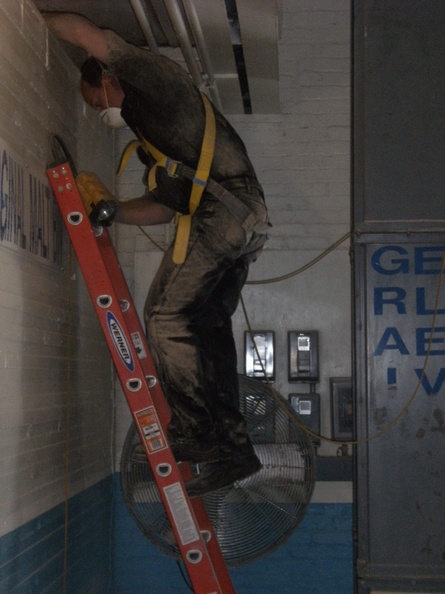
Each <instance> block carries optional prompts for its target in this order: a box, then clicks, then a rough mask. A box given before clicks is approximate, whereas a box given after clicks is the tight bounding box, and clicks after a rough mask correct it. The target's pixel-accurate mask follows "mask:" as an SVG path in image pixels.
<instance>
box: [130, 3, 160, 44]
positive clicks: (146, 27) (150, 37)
mask: <svg viewBox="0 0 445 594" xmlns="http://www.w3.org/2000/svg"><path fill="white" fill-rule="evenodd" d="M130 4H131V7H132V9H133V11H134V14H135V15H136V18H137V20H138V23H139V26H140V27H141V29H142V33H143V34H144V37H145V39H146V41H147V43H148V47H149V48H150V49H151V51H152V52H153V53H155V54H159V49H158V44H157V43H156V39H155V36H154V34H153V31H152V29H151V26H150V23H149V22H148V19H147V15H146V14H145V10H144V7H143V6H142V3H141V0H130Z"/></svg>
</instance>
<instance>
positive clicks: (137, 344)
mask: <svg viewBox="0 0 445 594" xmlns="http://www.w3.org/2000/svg"><path fill="white" fill-rule="evenodd" d="M96 241H97V245H98V248H99V251H100V253H101V256H102V259H103V261H104V264H105V267H106V269H107V272H108V276H109V277H110V278H112V279H113V288H114V290H115V292H116V295H117V298H118V301H119V303H120V306H121V311H122V314H123V317H124V319H125V324H126V327H127V329H128V332H129V334H130V337H131V341H132V344H133V346H134V348H135V350H136V353H137V356H138V359H139V363H140V365H141V367H142V369H143V372H144V376H145V378H146V379H147V381H148V383H149V387H150V394H151V397H152V400H153V402H154V405H155V407H156V410H157V413H158V416H159V418H160V420H161V424H162V428H163V430H164V432H165V434H166V433H167V427H168V424H169V423H170V418H171V412H170V407H169V406H168V404H167V401H166V398H165V396H164V394H163V391H162V387H161V384H160V382H159V378H158V377H157V371H156V367H155V364H154V361H153V358H152V356H151V352H150V349H149V347H148V344H147V339H146V335H145V331H144V329H143V327H142V324H141V321H140V318H139V315H138V314H137V312H136V308H135V306H134V301H133V297H132V295H131V293H130V290H129V288H128V284H127V281H126V279H125V276H124V273H123V271H122V268H121V265H120V263H119V260H118V258H117V255H116V251H115V249H114V246H113V243H112V241H111V238H110V234H109V232H108V229H106V228H104V227H103V228H101V229H100V234H99V235H97V236H96Z"/></svg>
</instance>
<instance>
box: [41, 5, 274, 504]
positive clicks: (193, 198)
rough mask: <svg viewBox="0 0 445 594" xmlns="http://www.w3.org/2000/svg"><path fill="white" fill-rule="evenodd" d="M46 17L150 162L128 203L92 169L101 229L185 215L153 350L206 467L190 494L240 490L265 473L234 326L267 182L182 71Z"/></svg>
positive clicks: (184, 445)
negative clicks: (244, 408) (242, 385)
mask: <svg viewBox="0 0 445 594" xmlns="http://www.w3.org/2000/svg"><path fill="white" fill-rule="evenodd" d="M43 16H44V18H45V21H46V23H47V25H48V27H49V28H50V29H51V30H52V31H53V32H55V33H56V35H57V36H59V37H60V38H61V39H64V40H66V41H69V42H70V43H72V44H74V45H76V46H79V47H82V48H84V49H85V50H87V51H88V52H89V54H90V56H91V57H90V58H89V59H88V60H87V61H86V62H85V64H84V65H83V67H82V80H81V92H82V95H83V97H84V99H85V101H86V102H87V103H88V104H89V105H90V106H91V107H93V108H94V109H95V110H97V111H98V112H99V113H100V115H101V117H102V119H103V121H104V122H105V123H106V124H108V125H111V126H114V127H119V126H121V125H128V126H129V127H130V128H131V129H132V130H133V132H134V133H135V135H136V137H137V140H136V141H135V142H134V143H132V146H131V147H129V150H131V149H136V150H137V152H138V156H139V158H140V159H141V161H142V162H143V163H144V164H145V165H146V166H147V173H148V188H147V190H146V192H145V194H144V196H142V197H139V198H135V199H133V200H129V201H125V202H118V201H116V200H115V199H114V197H113V196H111V195H110V194H109V193H108V192H107V190H106V188H104V186H103V185H102V184H101V182H100V181H99V180H98V179H97V178H96V177H95V176H94V175H93V174H88V173H81V174H80V175H79V177H78V179H77V183H78V187H79V191H80V193H81V195H82V198H83V199H84V201H85V202H86V204H87V208H88V209H89V210H90V211H91V214H90V218H91V219H92V221H93V222H96V223H97V222H100V223H101V224H111V222H112V221H113V220H114V221H116V222H118V223H126V224H137V225H155V224H160V223H168V222H170V221H171V220H172V219H173V217H174V216H175V214H176V215H177V216H178V223H177V231H176V238H175V241H174V242H173V244H172V245H171V246H170V247H169V249H168V250H167V252H166V254H165V256H164V258H163V260H162V263H161V266H160V268H159V270H158V272H157V274H156V277H155V279H154V281H153V283H152V286H151V288H150V291H149V294H148V297H147V301H146V304H145V310H144V317H145V324H146V330H147V338H148V344H149V346H150V350H151V353H152V356H153V359H154V361H155V365H156V369H157V373H158V376H159V379H160V381H161V385H162V388H163V391H164V394H165V396H166V399H167V401H168V403H169V406H170V408H171V412H172V419H171V423H170V425H169V427H168V439H169V443H170V446H171V449H172V451H173V454H174V456H175V458H176V460H177V461H178V462H179V461H190V462H194V463H200V473H199V475H198V476H195V477H194V478H192V479H191V480H190V481H188V482H187V484H186V487H187V492H188V494H189V496H200V495H203V494H205V493H208V492H210V491H212V490H215V489H219V488H222V487H225V486H228V485H230V484H232V483H233V482H234V481H236V480H241V479H243V478H246V477H247V476H249V475H251V474H252V473H254V472H256V471H258V470H259V469H260V468H261V464H260V461H259V460H258V458H257V456H256V455H255V453H254V450H253V447H252V444H251V442H250V439H249V436H248V433H247V428H246V424H245V421H244V419H243V417H242V416H241V414H240V412H239V410H238V380H237V370H236V366H237V359H236V351H235V343H234V339H233V334H232V327H231V316H232V314H233V313H234V311H235V309H236V307H237V304H238V300H239V296H240V292H241V289H242V287H243V285H244V282H245V280H246V278H247V274H248V268H249V264H250V263H251V262H253V261H254V260H255V259H256V258H257V256H258V254H259V253H260V251H261V249H262V247H263V245H264V242H265V241H266V239H267V235H266V231H267V227H268V216H267V210H266V206H265V203H264V196H263V192H262V189H261V186H260V185H259V183H258V181H257V179H256V175H255V171H254V169H253V166H252V164H251V162H250V160H249V158H248V155H247V153H246V149H245V147H244V144H243V142H242V141H241V139H240V138H239V136H238V135H237V134H236V132H235V131H234V130H233V128H232V127H231V126H230V124H229V123H228V122H227V120H226V119H225V118H224V117H223V116H222V115H221V114H220V113H219V112H218V111H217V110H215V109H214V107H213V106H212V105H211V104H210V102H209V100H208V99H207V97H206V96H205V95H203V94H202V93H200V91H199V90H198V89H197V88H196V87H195V86H194V85H193V83H192V81H191V80H190V77H189V76H188V74H187V73H186V72H185V71H184V70H183V69H182V68H181V67H180V66H179V65H177V64H175V63H174V62H172V61H171V60H169V59H168V58H166V57H164V56H160V55H155V54H153V53H151V52H149V51H148V50H145V49H141V48H137V47H135V46H133V45H131V44H128V43H127V42H125V41H124V40H123V39H121V38H120V37H118V36H117V35H116V34H115V33H113V32H112V31H108V30H102V29H100V28H98V27H96V26H95V25H94V24H93V23H91V22H90V21H89V20H87V19H85V18H84V17H82V16H79V15H74V14H69V13H45V14H44V15H43ZM128 156H129V155H128V154H124V155H123V158H122V165H123V166H125V162H126V160H128Z"/></svg>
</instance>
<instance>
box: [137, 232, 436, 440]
mask: <svg viewBox="0 0 445 594" xmlns="http://www.w3.org/2000/svg"><path fill="white" fill-rule="evenodd" d="M139 228H140V229H141V231H142V232H143V233H144V234H145V235H146V236H147V237H148V239H149V240H150V241H151V242H152V243H154V244H155V245H156V246H157V247H158V248H159V249H161V250H162V251H164V252H165V250H164V249H163V248H161V247H160V246H159V245H158V244H157V243H156V242H155V241H154V240H153V239H152V238H151V237H150V236H149V235H148V233H146V232H145V231H144V230H143V229H142V228H141V227H139ZM349 237H351V233H350V232H349V233H345V235H343V236H342V237H340V239H338V240H337V241H336V242H335V243H333V244H332V245H331V246H330V247H328V248H327V249H326V250H325V251H324V252H322V253H321V254H320V255H318V256H317V257H316V258H314V259H313V260H311V261H310V262H308V263H307V264H305V265H304V266H301V267H300V268H298V269H296V270H294V271H293V272H290V273H288V274H284V275H282V276H278V277H275V278H270V279H265V280H256V281H247V282H246V285H263V284H270V283H276V282H281V281H284V280H288V279H289V278H292V277H293V276H297V275H298V274H301V273H302V272H305V271H306V270H308V269H309V268H311V267H312V266H314V265H315V264H317V263H318V262H320V260H322V259H323V258H325V257H326V256H327V255H329V254H330V253H331V252H332V251H334V250H335V249H336V248H337V247H338V246H340V245H341V244H342V243H343V242H344V241H346V240H347V239H348V238H349ZM444 270H445V252H444V256H443V258H442V264H441V270H440V274H439V282H438V285H437V290H436V298H435V303H434V315H433V321H432V326H431V333H430V337H429V341H428V347H427V351H426V355H425V360H424V364H423V368H422V373H421V375H420V377H419V380H418V382H417V384H416V387H415V389H414V392H413V394H412V395H411V397H410V398H409V400H408V402H407V404H406V405H405V406H404V407H403V409H402V410H401V411H400V413H399V414H398V415H397V416H396V417H395V418H394V419H393V420H392V421H391V422H389V423H388V424H387V425H386V426H385V427H384V428H383V429H381V430H380V431H378V432H377V433H375V434H373V435H371V436H369V437H366V438H364V439H360V440H357V439H355V440H338V439H332V438H331V437H327V436H325V435H319V434H318V433H315V432H314V431H312V430H311V429H309V427H307V426H306V425H305V424H304V423H302V422H301V421H300V420H299V419H298V418H292V419H291V421H292V422H293V423H295V425H297V426H298V427H299V428H300V429H301V430H303V431H305V432H306V433H307V434H309V435H311V436H312V437H314V438H316V439H319V440H320V441H324V442H328V443H334V444H338V445H362V444H365V443H368V442H370V441H372V440H374V439H376V438H378V437H381V436H382V435H384V434H385V433H387V432H388V431H389V430H390V429H391V428H392V427H394V425H396V424H397V423H398V422H399V421H400V419H401V418H402V417H403V416H404V415H405V413H406V412H407V411H408V410H409V409H410V408H411V406H412V404H413V402H414V400H415V399H416V397H417V395H418V392H419V389H420V386H421V385H422V381H423V379H424V377H425V372H426V367H427V365H428V360H429V357H430V353H431V346H432V341H433V335H434V330H435V326H436V318H437V310H438V307H439V297H440V293H441V288H442V278H443V273H444ZM240 301H241V306H242V309H243V313H244V318H245V320H246V324H247V328H248V332H249V333H250V335H251V338H252V344H253V346H254V348H255V351H256V354H257V357H258V359H259V361H260V363H261V365H263V363H262V360H261V357H260V355H259V352H258V349H257V346H256V343H255V340H254V335H253V331H252V328H251V325H250V321H249V317H248V314H247V310H246V306H245V303H244V300H243V296H242V295H241V296H240ZM263 373H264V377H265V379H266V383H267V384H268V386H269V388H270V389H271V393H272V395H273V396H274V398H275V399H276V401H277V404H278V405H279V406H280V408H281V409H282V410H283V411H284V412H285V413H286V414H288V411H287V408H286V407H285V406H284V404H283V403H282V402H281V400H280V399H279V398H277V397H276V395H275V390H273V388H272V384H271V382H270V380H269V378H268V377H267V374H266V371H265V369H264V367H263Z"/></svg>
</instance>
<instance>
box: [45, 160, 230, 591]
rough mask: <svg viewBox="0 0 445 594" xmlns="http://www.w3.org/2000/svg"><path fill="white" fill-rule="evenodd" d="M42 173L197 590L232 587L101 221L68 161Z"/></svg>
mask: <svg viewBox="0 0 445 594" xmlns="http://www.w3.org/2000/svg"><path fill="white" fill-rule="evenodd" d="M47 175H48V178H49V181H50V184H51V187H52V189H53V192H54V195H55V197H56V200H57V202H58V204H59V207H60V210H61V213H62V217H63V220H64V223H65V225H66V228H67V231H68V235H69V237H70V239H71V242H72V245H73V248H74V251H75V253H76V256H77V260H78V262H79V266H80V268H81V270H82V274H83V276H84V279H85V283H86V285H87V288H88V291H89V293H90V296H91V299H92V301H93V305H94V308H95V310H96V314H97V316H98V318H99V322H100V324H101V326H102V330H103V333H104V335H105V339H106V341H107V343H108V347H109V349H110V353H111V356H112V358H113V361H114V365H115V368H116V371H117V374H118V377H119V380H120V382H121V384H122V388H123V390H124V393H125V396H126V399H127V402H128V405H129V407H130V411H131V414H132V417H133V421H134V423H135V425H136V427H137V430H138V432H139V435H140V438H141V442H142V444H143V446H144V448H145V452H146V454H147V458H148V461H149V463H150V467H151V470H152V472H153V476H154V479H155V481H156V484H157V487H158V489H159V493H160V496H161V500H162V503H163V505H164V508H165V511H166V513H167V516H168V518H169V520H170V524H171V526H172V529H173V531H174V534H175V538H176V542H177V544H178V547H179V550H180V553H181V557H182V559H183V562H184V565H185V567H186V570H187V573H188V575H189V578H190V581H191V584H192V586H193V590H194V592H195V594H216V593H218V594H231V593H234V592H235V590H234V587H233V585H232V581H231V578H230V575H229V573H228V570H227V567H226V564H225V562H224V558H223V556H222V554H221V549H220V547H219V545H218V542H217V539H216V536H215V534H214V532H213V529H212V526H211V524H210V521H209V518H208V515H207V512H206V509H205V507H204V504H203V502H202V500H201V499H200V498H192V499H189V497H188V496H187V492H186V490H185V487H184V479H187V478H191V476H192V471H191V468H190V465H189V464H186V463H181V465H180V467H178V466H177V464H176V462H175V459H174V457H173V454H172V451H171V449H170V446H169V444H168V442H167V439H166V435H167V426H168V423H169V420H170V409H169V407H168V404H167V402H166V400H165V397H164V395H163V392H162V388H161V386H160V383H159V381H158V378H157V376H156V371H155V367H154V363H153V360H152V358H151V354H150V351H149V348H148V345H147V342H146V339H145V334H144V331H143V329H142V325H141V323H140V320H139V316H138V315H137V312H136V310H135V307H134V303H133V300H132V297H131V295H130V292H129V289H128V286H127V283H126V281H125V278H124V275H123V273H122V270H121V267H120V265H119V261H118V259H117V256H116V253H115V250H114V247H113V244H112V242H111V239H110V235H109V233H108V229H107V228H106V227H93V226H92V225H91V223H90V220H89V218H88V216H87V214H86V211H85V207H84V205H83V202H82V198H81V197H80V194H79V192H78V189H77V185H76V182H75V179H74V175H73V172H72V169H71V167H70V164H69V162H66V163H63V164H60V165H54V166H51V167H50V168H49V169H48V170H47Z"/></svg>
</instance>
